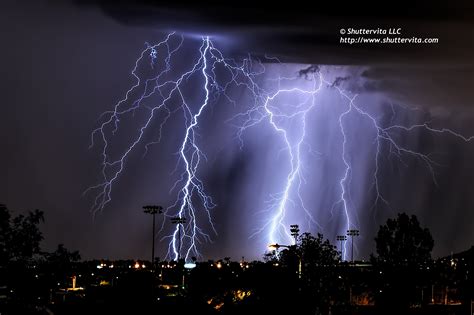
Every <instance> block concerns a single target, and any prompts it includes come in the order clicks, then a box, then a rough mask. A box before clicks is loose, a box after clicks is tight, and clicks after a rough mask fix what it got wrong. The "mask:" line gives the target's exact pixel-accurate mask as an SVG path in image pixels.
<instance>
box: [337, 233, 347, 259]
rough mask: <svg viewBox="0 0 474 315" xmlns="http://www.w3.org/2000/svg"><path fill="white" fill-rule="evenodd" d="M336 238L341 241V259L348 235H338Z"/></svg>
mask: <svg viewBox="0 0 474 315" xmlns="http://www.w3.org/2000/svg"><path fill="white" fill-rule="evenodd" d="M336 240H337V241H339V242H341V260H342V259H343V256H342V249H343V244H344V242H345V241H347V236H346V235H338V236H336Z"/></svg>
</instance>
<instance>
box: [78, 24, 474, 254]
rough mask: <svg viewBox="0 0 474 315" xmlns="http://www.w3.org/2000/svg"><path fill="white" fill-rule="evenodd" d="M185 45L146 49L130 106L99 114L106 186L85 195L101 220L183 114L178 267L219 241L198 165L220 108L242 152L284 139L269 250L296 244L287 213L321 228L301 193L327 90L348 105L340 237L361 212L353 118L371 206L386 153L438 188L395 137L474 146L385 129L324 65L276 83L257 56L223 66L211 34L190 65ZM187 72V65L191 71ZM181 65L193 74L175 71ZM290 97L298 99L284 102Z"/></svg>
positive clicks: (175, 245)
mask: <svg viewBox="0 0 474 315" xmlns="http://www.w3.org/2000/svg"><path fill="white" fill-rule="evenodd" d="M183 42H184V37H183V36H182V35H178V34H176V33H174V32H173V33H170V34H168V35H167V36H165V38H164V39H163V40H162V41H160V42H158V43H157V44H153V45H151V44H148V43H146V47H145V49H144V50H142V51H141V53H140V55H139V57H138V59H137V60H136V61H135V65H134V67H133V69H132V71H131V74H132V76H133V78H134V79H135V83H134V84H133V85H132V87H131V88H130V89H129V90H127V92H126V93H125V96H124V98H123V99H121V100H120V101H119V102H118V103H117V104H115V106H114V108H113V110H111V111H107V112H104V113H103V114H102V115H101V116H100V118H99V126H98V127H97V128H96V129H95V130H93V131H92V134H91V147H99V148H100V156H101V160H100V161H101V169H100V170H101V171H100V180H99V184H97V185H95V186H92V187H90V188H88V189H87V190H86V191H85V193H87V192H91V191H94V192H96V195H95V199H94V202H93V205H92V208H91V210H92V212H93V213H94V214H95V213H97V212H99V211H102V210H103V209H104V208H105V207H106V206H107V205H108V204H109V203H110V202H111V201H112V190H113V189H112V188H113V187H114V186H115V184H116V182H117V181H118V180H119V178H120V176H121V175H122V173H123V172H124V171H125V168H126V165H127V164H128V163H130V162H129V160H130V159H131V155H132V154H133V152H136V151H139V150H143V154H144V155H146V154H147V152H148V151H149V148H150V147H151V146H153V145H158V144H159V143H160V141H161V138H162V134H163V129H164V128H166V125H167V122H168V120H169V119H170V117H171V116H173V115H178V114H181V116H180V117H182V121H183V124H184V127H183V129H182V130H183V135H182V141H181V142H180V144H179V146H178V147H177V149H176V156H177V163H176V169H175V172H173V174H175V173H179V175H178V176H177V178H178V179H177V180H176V181H175V182H174V184H173V185H172V186H171V187H170V193H171V194H176V198H175V199H174V200H175V201H174V203H173V204H172V205H170V206H169V207H167V209H166V211H165V213H164V215H165V219H171V218H174V219H178V220H177V221H179V222H178V223H177V224H176V226H175V227H174V228H173V229H172V232H171V234H169V235H167V236H164V237H163V238H162V239H163V240H169V245H168V253H167V257H168V258H171V259H174V260H178V259H179V258H181V257H182V258H184V259H185V260H189V258H190V257H192V256H197V257H199V256H200V252H199V245H200V244H201V243H202V242H212V237H211V235H210V234H209V233H208V232H207V231H206V229H205V228H204V227H205V226H208V227H210V229H211V230H212V232H213V233H214V235H217V231H216V228H215V226H214V223H213V220H212V212H213V210H214V209H215V207H216V204H215V203H214V202H213V199H212V198H211V196H210V195H209V194H208V193H207V192H206V189H205V185H204V182H203V181H202V180H201V178H200V170H201V166H202V165H203V163H205V162H206V161H207V157H206V154H205V152H203V150H202V149H201V146H200V137H199V129H200V127H201V125H202V124H203V121H205V116H206V114H207V112H208V111H209V107H211V106H213V105H214V104H217V103H218V104H219V105H222V104H223V103H229V104H232V105H233V106H234V107H237V108H238V109H241V108H242V110H241V111H239V112H238V113H237V114H235V115H233V116H232V117H230V118H229V119H228V120H227V122H228V123H230V124H231V125H232V126H233V127H235V128H236V132H235V140H236V141H237V143H238V144H239V146H240V148H243V146H244V139H243V134H244V133H245V132H246V131H247V130H248V129H250V128H257V127H259V128H266V127H269V128H271V130H272V131H273V132H274V133H275V135H276V136H278V138H279V139H280V141H281V150H280V152H279V154H285V157H287V167H288V171H287V174H286V177H285V179H284V181H283V183H282V185H281V190H280V191H279V192H277V193H273V194H270V196H269V200H267V207H266V208H265V209H263V213H265V214H266V219H265V221H264V222H263V223H262V224H261V226H260V227H259V228H258V229H257V230H256V232H255V233H254V234H252V236H256V235H259V234H261V233H265V234H266V236H265V240H266V242H268V243H269V244H270V243H280V244H281V243H287V244H288V243H293V242H294V239H293V237H292V236H291V235H290V233H289V231H288V229H287V227H288V226H289V225H290V224H292V222H289V221H288V220H289V219H288V213H289V212H292V213H295V212H298V211H300V212H302V214H303V215H304V216H305V218H307V222H308V229H312V228H313V227H316V228H318V229H320V230H322V229H323V227H322V226H321V225H320V224H318V222H317V221H316V219H315V217H314V212H315V210H310V209H309V208H308V207H307V206H306V205H305V201H304V199H305V198H304V196H303V194H302V187H304V185H305V184H306V177H305V176H306V175H305V169H306V165H305V163H306V164H307V162H306V158H307V156H310V155H314V152H316V151H315V150H313V148H311V146H310V145H309V142H308V141H307V140H308V137H309V136H310V135H309V134H308V132H307V124H308V119H309V118H308V117H309V115H310V114H311V113H312V112H314V111H316V110H317V108H318V106H317V105H318V97H319V96H320V95H321V93H323V91H324V90H328V91H336V92H337V94H338V95H339V96H340V97H341V99H342V100H343V103H344V107H343V108H342V109H341V108H337V107H336V106H335V107H334V110H335V111H339V112H338V113H339V114H338V126H337V127H338V129H339V132H340V134H341V137H342V141H341V143H339V145H340V148H341V156H340V157H339V158H340V163H341V167H342V170H343V171H342V172H341V174H340V175H338V176H340V177H338V181H337V182H338V186H339V187H338V189H339V191H340V194H339V197H338V200H335V202H334V203H333V206H332V208H331V210H330V211H331V214H334V213H336V212H337V214H338V215H341V216H342V217H343V219H344V224H343V227H340V230H341V233H343V234H345V232H346V230H348V229H353V228H357V227H358V226H359V223H358V217H357V213H359V211H360V209H356V207H355V206H354V204H353V203H352V201H351V192H350V188H351V178H352V173H353V170H352V165H351V159H350V154H351V153H350V152H349V150H348V146H349V143H348V142H349V137H348V131H347V129H348V126H347V122H348V121H350V120H351V118H352V116H354V115H355V116H358V117H359V118H362V119H364V120H366V121H367V122H368V123H369V124H370V126H371V128H372V129H373V131H374V135H375V136H374V139H373V145H374V146H375V154H374V157H373V161H374V165H373V173H372V174H371V177H372V179H373V183H372V187H371V188H370V189H371V190H373V192H374V196H375V197H374V200H373V208H377V207H378V206H379V205H381V206H388V205H389V202H388V200H387V199H386V198H385V196H384V194H383V191H382V188H381V186H380V159H381V157H382V155H383V154H384V153H385V151H388V155H389V156H390V157H394V158H396V159H397V160H398V161H399V162H400V163H403V158H404V157H412V158H415V159H419V160H420V161H422V162H423V163H424V164H425V165H426V167H427V169H428V170H429V172H430V174H431V176H432V178H433V181H435V182H436V176H435V175H436V174H435V167H436V166H437V165H438V164H437V162H436V161H435V160H434V159H433V158H432V156H431V155H430V154H429V153H424V152H419V151H415V150H413V149H410V148H409V147H407V146H406V145H404V144H403V143H401V142H400V141H399V140H397V138H396V137H395V136H394V135H395V134H399V133H400V132H406V133H410V132H413V131H416V130H425V131H426V132H431V133H434V134H438V135H449V136H451V137H456V138H458V139H460V140H462V141H465V142H470V141H472V140H473V137H466V136H463V135H461V134H460V133H457V132H455V131H453V130H451V129H447V128H441V129H437V128H434V127H433V126H432V125H431V123H430V121H424V122H421V123H417V124H411V125H398V124H394V122H393V120H394V119H393V116H392V119H390V122H389V123H382V121H383V120H382V119H380V117H377V116H375V115H374V114H372V113H370V112H369V111H367V110H365V109H364V107H363V106H361V105H358V104H357V103H356V99H357V95H356V94H351V93H350V92H348V91H345V90H343V89H342V88H341V87H339V84H336V83H337V80H336V81H335V82H330V81H328V80H326V79H325V78H324V76H323V69H322V68H321V67H319V66H310V67H309V68H307V69H305V70H304V71H300V72H299V73H297V74H295V75H292V76H289V77H284V76H280V75H278V76H277V77H276V78H269V77H268V74H267V72H266V70H267V69H266V66H265V63H264V62H262V61H260V60H258V59H254V58H252V57H250V56H248V57H247V58H243V59H242V60H241V61H236V60H234V59H228V58H225V57H224V55H223V54H222V52H221V51H220V50H219V49H218V48H216V47H215V45H214V43H213V41H212V40H211V38H210V37H207V36H204V37H202V38H200V46H199V48H198V49H197V50H196V55H197V56H196V58H195V59H194V61H191V62H188V63H186V62H183V61H185V60H184V59H183V56H181V55H180V52H181V51H182V50H183V49H182V48H183ZM187 59H189V58H187ZM187 59H186V61H187ZM265 60H266V61H267V62H268V63H272V64H273V65H276V66H278V65H280V61H279V60H278V59H277V58H275V57H268V56H265ZM186 64H189V66H188V67H187V68H186ZM183 67H184V68H185V69H187V70H178V69H182V68H183ZM327 69H329V68H327ZM328 71H329V70H328ZM303 75H304V78H302V76H303ZM189 81H192V82H194V83H196V82H197V83H198V84H199V85H198V86H199V89H200V92H201V95H200V96H199V97H193V98H192V99H191V98H190V97H189V96H187V93H186V92H187V91H188V90H189V89H190V87H189V86H188V84H189ZM193 88H195V86H194V87H193ZM231 89H242V90H244V91H245V93H246V95H247V96H249V99H250V101H247V102H246V103H245V104H241V103H239V102H237V101H236V100H235V99H233V98H232V95H231V94H230V93H229V91H230V90H231ZM287 99H291V101H286V100H287ZM391 110H392V115H395V109H394V107H393V105H391ZM131 117H132V118H137V120H138V128H137V129H136V130H137V131H136V132H135V133H132V134H128V135H127V137H128V139H129V140H128V142H127V144H126V145H125V146H124V147H123V148H117V147H116V146H115V145H114V142H115V138H116V137H119V135H120V134H121V130H122V129H121V128H120V126H121V124H122V119H124V120H125V119H129V118H131ZM153 125H158V133H157V134H156V135H155V138H154V139H153V140H151V141H150V140H149V139H148V138H149V136H147V135H146V134H150V133H151V132H152V131H151V129H152V126H153ZM384 148H388V149H384ZM117 152H119V153H117ZM177 221H175V222H177ZM165 222H167V220H163V221H162V226H161V231H162V230H164V229H165ZM347 252H348V251H347V250H346V249H345V248H344V250H343V253H342V254H343V259H346V256H347Z"/></svg>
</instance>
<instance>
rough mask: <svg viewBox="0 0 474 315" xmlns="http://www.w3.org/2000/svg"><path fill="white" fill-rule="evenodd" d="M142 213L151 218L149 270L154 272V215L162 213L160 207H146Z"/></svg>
mask: <svg viewBox="0 0 474 315" xmlns="http://www.w3.org/2000/svg"><path fill="white" fill-rule="evenodd" d="M143 212H145V213H147V214H151V215H152V216H153V232H152V233H153V234H152V239H151V270H155V215H156V214H157V213H163V207H162V206H155V205H148V206H143Z"/></svg>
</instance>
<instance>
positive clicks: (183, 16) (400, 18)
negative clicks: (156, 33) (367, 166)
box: [75, 0, 474, 64]
mask: <svg viewBox="0 0 474 315" xmlns="http://www.w3.org/2000/svg"><path fill="white" fill-rule="evenodd" d="M75 3H76V4H78V5H82V6H88V5H89V6H97V7H99V8H101V10H102V11H103V12H104V13H105V14H107V15H109V16H111V17H113V18H114V19H116V20H117V21H120V22H122V23H125V24H128V25H143V26H147V27H151V28H157V29H165V30H170V29H172V30H180V31H183V32H190V33H194V34H196V33H198V34H206V33H207V34H211V35H212V34H217V35H227V36H231V37H232V38H233V40H235V41H236V45H237V46H238V47H236V48H235V49H236V51H237V52H240V53H243V54H247V53H248V52H252V53H253V54H256V55H259V54H260V55H262V56H263V55H265V54H270V55H275V56H278V57H280V58H282V60H283V61H290V62H297V63H312V64H368V63H370V64H375V63H390V64H394V63H410V64H416V63H437V62H446V61H448V62H449V63H452V62H456V63H463V62H468V63H472V58H471V56H472V54H473V52H474V50H473V48H474V46H473V40H472V31H473V17H474V10H473V9H474V4H473V3H472V2H471V1H467V0H465V1H460V0H457V1H450V2H449V3H446V2H445V1H418V2H416V3H413V2H408V1H397V2H393V3H390V6H389V7H385V6H382V5H381V4H380V2H375V1H374V2H372V1H369V2H366V1H364V2H360V1H354V2H349V3H345V4H341V3H339V2H334V1H324V2H321V1H318V3H313V4H311V5H308V4H307V3H306V2H305V1H291V3H283V4H278V5H276V4H272V3H266V4H264V5H262V6H255V3H253V2H249V1H236V2H235V1H234V2H232V3H229V2H221V1H219V2H217V1H216V2H206V1H205V2H195V3H188V4H187V3H185V2H183V1H151V0H141V1H107V0H95V1H94V0H85V1H84V0H83V1H81V0H77V1H75ZM398 27H400V28H402V34H403V35H402V37H412V36H416V37H438V38H439V40H440V43H439V44H437V45H430V46H424V45H379V46H373V45H349V44H341V43H340V33H339V32H340V29H341V28H344V29H347V28H354V29H359V28H372V29H376V28H398Z"/></svg>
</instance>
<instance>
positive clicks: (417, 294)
mask: <svg viewBox="0 0 474 315" xmlns="http://www.w3.org/2000/svg"><path fill="white" fill-rule="evenodd" d="M375 242H376V249H377V256H373V255H372V256H371V260H372V263H373V264H374V271H375V274H376V277H377V283H376V286H377V291H376V292H377V294H376V297H375V298H376V303H377V304H378V306H379V307H381V308H383V312H384V313H385V314H401V313H404V312H406V311H407V310H408V308H409V307H410V305H414V304H420V303H421V304H423V303H424V302H426V301H422V300H421V296H422V294H421V290H423V287H424V286H425V287H426V286H428V284H429V277H430V274H429V270H430V268H429V267H430V265H431V251H432V249H433V245H434V241H433V238H432V236H431V233H430V231H429V230H428V229H427V228H422V227H421V226H420V223H419V221H418V219H417V218H416V216H414V215H412V216H408V215H407V214H406V213H400V214H398V216H397V218H396V219H388V220H387V222H386V224H385V225H382V226H380V229H379V231H378V233H377V236H376V237H375Z"/></svg>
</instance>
